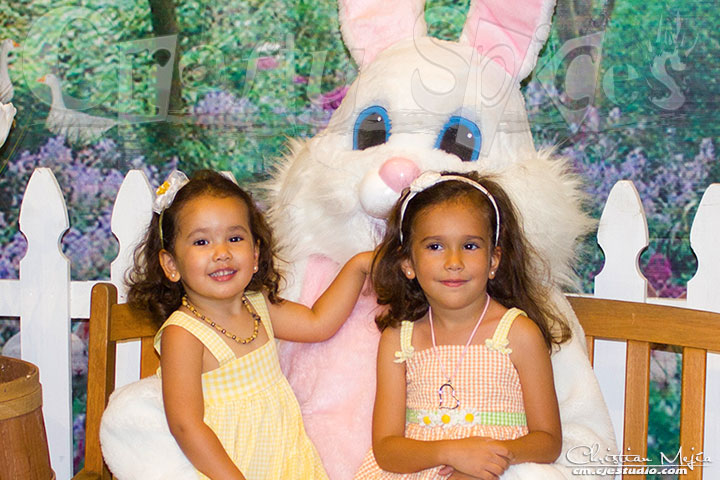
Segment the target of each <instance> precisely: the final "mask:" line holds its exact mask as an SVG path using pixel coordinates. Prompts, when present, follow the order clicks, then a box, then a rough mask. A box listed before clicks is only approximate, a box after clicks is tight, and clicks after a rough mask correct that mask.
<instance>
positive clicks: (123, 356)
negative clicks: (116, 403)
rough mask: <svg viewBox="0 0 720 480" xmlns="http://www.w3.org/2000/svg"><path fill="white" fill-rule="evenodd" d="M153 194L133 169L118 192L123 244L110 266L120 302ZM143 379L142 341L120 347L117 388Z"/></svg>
mask: <svg viewBox="0 0 720 480" xmlns="http://www.w3.org/2000/svg"><path fill="white" fill-rule="evenodd" d="M153 198H154V195H153V191H152V188H151V187H150V182H148V179H147V177H146V176H145V173H144V172H142V171H140V170H130V172H128V174H127V175H126V176H125V180H123V183H122V185H121V186H120V190H118V195H117V198H116V199H115V205H114V207H113V213H112V220H111V222H110V228H111V229H112V232H113V234H114V235H115V236H116V237H117V239H118V243H119V244H120V248H119V252H118V256H117V257H116V258H115V260H114V261H113V262H112V264H111V265H110V279H111V281H112V282H113V283H114V284H115V286H116V287H117V289H118V297H119V298H118V301H119V302H124V301H125V297H126V294H127V288H126V285H125V273H126V272H127V270H128V268H129V267H130V266H132V264H133V252H134V250H135V246H136V245H137V244H138V243H139V242H140V241H141V240H142V238H143V235H144V234H145V229H146V228H147V226H148V225H149V224H150V218H152V202H153ZM138 378H140V342H139V341H132V342H123V343H119V344H118V345H117V357H116V371H115V386H116V388H117V387H121V386H123V385H127V384H128V383H131V382H134V381H135V380H137V379H138Z"/></svg>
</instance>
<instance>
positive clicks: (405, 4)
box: [339, 0, 427, 68]
mask: <svg viewBox="0 0 720 480" xmlns="http://www.w3.org/2000/svg"><path fill="white" fill-rule="evenodd" d="M339 5H340V12H339V13H340V15H339V16H340V26H341V30H342V34H343V39H344V40H345V44H346V45H347V47H348V49H349V50H350V53H351V54H352V56H353V58H354V59H355V62H357V64H358V65H359V66H360V68H362V67H364V66H366V65H368V64H369V63H370V62H372V61H373V60H374V59H375V57H376V56H377V54H378V53H380V52H381V51H382V50H384V49H386V48H387V47H389V46H390V45H392V44H394V43H397V42H398V41H400V40H403V39H405V38H411V37H412V36H413V35H425V34H426V32H427V27H426V24H425V17H424V6H425V0H339Z"/></svg>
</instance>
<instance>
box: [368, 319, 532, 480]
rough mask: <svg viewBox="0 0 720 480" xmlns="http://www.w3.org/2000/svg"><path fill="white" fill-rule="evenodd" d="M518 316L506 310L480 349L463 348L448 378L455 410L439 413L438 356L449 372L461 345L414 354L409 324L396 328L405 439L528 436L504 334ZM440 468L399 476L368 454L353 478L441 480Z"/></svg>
mask: <svg viewBox="0 0 720 480" xmlns="http://www.w3.org/2000/svg"><path fill="white" fill-rule="evenodd" d="M520 314H524V312H523V311H522V310H519V309H517V308H511V309H510V310H508V311H507V312H506V313H505V315H503V317H502V318H501V319H500V322H499V323H498V326H497V328H496V329H495V332H494V334H493V336H492V338H488V339H486V340H485V344H484V345H483V344H473V345H470V347H469V348H468V351H467V354H466V355H465V359H464V360H463V363H462V365H461V366H460V370H459V371H458V373H457V378H456V379H453V382H452V383H453V386H454V387H455V395H456V397H457V398H458V399H459V401H460V407H459V408H457V409H454V410H449V409H440V408H438V407H439V397H438V388H439V387H440V386H441V385H442V384H443V383H445V381H446V378H445V377H444V376H443V373H442V370H441V367H440V364H439V363H438V361H437V358H438V357H439V358H440V359H441V360H442V362H443V364H444V365H445V368H446V370H450V371H453V370H454V369H455V365H456V364H457V362H458V360H459V359H460V356H461V355H462V351H463V349H464V348H465V345H438V346H437V356H436V355H435V354H433V349H432V348H427V349H425V350H421V351H419V352H415V351H414V348H413V346H412V330H413V325H414V324H413V322H409V321H404V322H402V325H401V327H400V347H401V349H400V351H398V352H396V353H395V356H396V357H397V359H396V360H395V362H397V363H400V362H405V380H406V382H407V396H406V409H405V437H406V438H413V439H416V440H442V439H459V438H467V437H474V436H482V437H490V438H494V439H496V440H512V439H515V438H518V437H521V436H523V435H526V434H527V433H528V429H527V421H526V418H525V406H524V404H523V396H522V388H521V386H520V378H519V376H518V373H517V370H516V369H515V366H514V365H513V363H512V361H511V360H510V353H512V350H511V349H510V348H508V343H509V342H508V339H507V335H508V332H509V331H510V327H511V326H512V323H513V321H514V320H515V318H516V317H517V316H518V315H520ZM439 469H440V467H435V468H429V469H427V470H422V471H420V472H416V473H409V474H399V473H391V472H387V471H384V470H382V469H380V467H379V466H378V465H377V463H376V462H375V457H374V455H373V452H372V450H370V452H368V454H367V456H366V457H365V461H364V462H363V464H362V466H361V467H360V470H359V471H358V473H357V474H356V475H355V479H388V480H399V479H403V480H420V479H423V480H429V479H441V478H446V477H444V476H441V475H439V474H438V470H439Z"/></svg>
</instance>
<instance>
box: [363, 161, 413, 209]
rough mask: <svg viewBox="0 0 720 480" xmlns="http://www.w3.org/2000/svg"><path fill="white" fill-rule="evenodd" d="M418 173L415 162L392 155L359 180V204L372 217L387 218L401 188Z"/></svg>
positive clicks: (406, 185)
mask: <svg viewBox="0 0 720 480" xmlns="http://www.w3.org/2000/svg"><path fill="white" fill-rule="evenodd" d="M418 175H420V168H419V167H418V166H417V164H416V163H415V162H413V161H412V160H410V159H409V158H405V157H392V158H389V159H388V160H386V161H385V162H383V164H382V165H381V166H380V168H379V169H378V170H374V169H373V170H370V171H369V172H367V173H366V174H365V176H364V177H363V179H362V181H361V182H360V192H359V193H360V204H361V205H362V208H363V210H364V211H365V213H367V214H368V215H370V216H371V217H374V218H383V219H384V218H387V216H388V214H389V213H390V209H391V208H392V206H393V205H394V204H395V202H396V201H397V199H398V198H399V197H400V194H401V193H402V191H403V189H405V188H406V187H408V186H409V185H410V183H412V181H413V180H414V179H415V178H416V177H417V176H418Z"/></svg>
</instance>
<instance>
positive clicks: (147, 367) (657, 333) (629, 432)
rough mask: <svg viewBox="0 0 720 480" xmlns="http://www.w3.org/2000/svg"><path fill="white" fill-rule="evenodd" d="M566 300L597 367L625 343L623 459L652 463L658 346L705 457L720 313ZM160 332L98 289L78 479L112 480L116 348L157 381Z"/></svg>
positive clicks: (691, 474)
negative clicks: (654, 351)
mask: <svg viewBox="0 0 720 480" xmlns="http://www.w3.org/2000/svg"><path fill="white" fill-rule="evenodd" d="M568 299H569V301H570V304H571V305H572V307H573V309H574V310H575V313H576V314H577V316H578V318H579V319H580V323H581V324H582V326H583V328H584V329H585V336H586V339H587V345H588V351H589V354H590V359H591V361H592V358H593V355H592V353H593V347H594V341H595V340H596V339H610V340H620V341H626V342H627V367H626V378H625V414H624V440H623V452H624V453H625V454H632V455H640V456H642V457H646V456H647V455H646V454H647V433H648V392H649V384H650V350H651V346H652V344H664V345H673V346H677V347H680V348H681V349H682V354H683V369H682V372H683V373H682V406H681V420H680V445H681V446H682V448H683V451H684V452H690V451H691V449H694V451H695V452H701V451H703V431H704V424H705V422H704V412H705V365H706V363H705V360H706V357H707V352H708V351H712V352H720V314H717V313H710V312H704V311H699V310H689V309H684V308H676V307H668V306H660V305H652V304H644V303H633V302H621V301H617V300H605V299H598V298H593V297H576V296H568ZM156 331H157V325H156V323H155V322H154V321H153V320H152V318H151V317H150V315H149V314H148V312H146V311H142V310H137V309H133V308H131V307H130V306H129V305H126V304H118V303H117V289H116V288H115V286H113V285H112V284H109V283H98V284H96V285H95V286H94V287H93V289H92V295H91V311H90V341H89V346H88V357H89V367H88V395H87V419H86V434H85V436H86V438H85V468H83V470H82V471H81V472H80V473H78V475H76V476H75V477H74V478H75V479H91V478H102V479H110V478H112V477H111V475H110V472H109V471H108V469H107V467H106V466H105V464H104V462H103V458H102V453H101V451H100V439H99V431H100V418H101V417H102V413H103V411H104V409H105V406H106V405H107V402H108V398H109V397H110V394H111V393H112V391H113V390H114V388H115V345H116V343H117V342H119V341H124V340H131V339H140V341H141V356H142V358H141V368H140V376H141V377H146V376H148V375H152V374H153V373H155V371H156V370H157V367H158V364H159V359H158V356H157V354H156V353H155V351H154V349H153V337H154V335H155V332H156ZM643 477H644V476H643ZM624 478H630V477H627V476H625V477H624ZM632 478H639V477H638V476H636V475H634V476H632ZM680 478H681V479H693V480H697V479H701V478H702V468H695V469H694V470H692V471H688V473H687V475H682V476H681V477H680Z"/></svg>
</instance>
